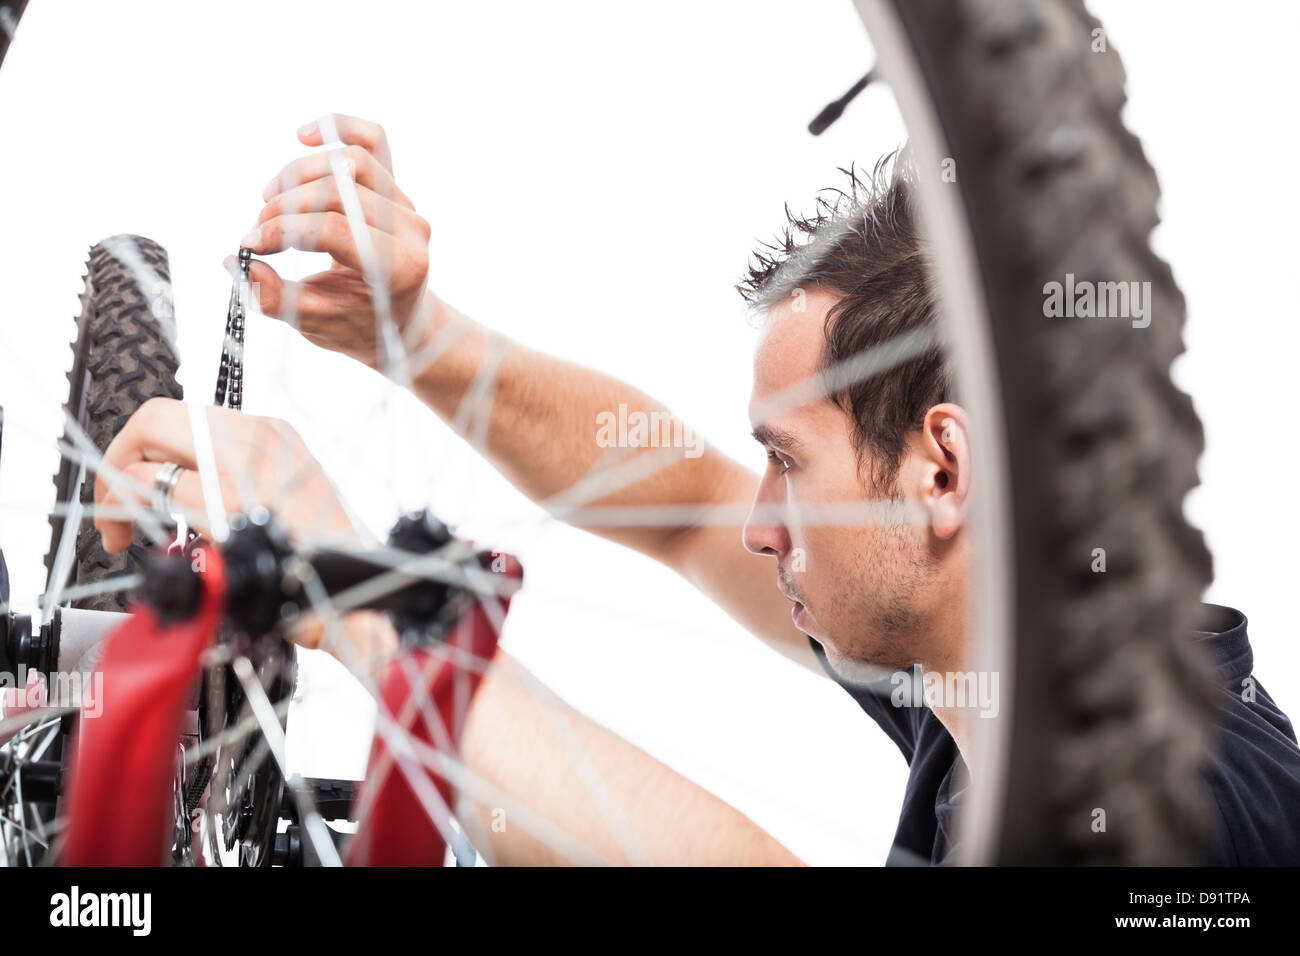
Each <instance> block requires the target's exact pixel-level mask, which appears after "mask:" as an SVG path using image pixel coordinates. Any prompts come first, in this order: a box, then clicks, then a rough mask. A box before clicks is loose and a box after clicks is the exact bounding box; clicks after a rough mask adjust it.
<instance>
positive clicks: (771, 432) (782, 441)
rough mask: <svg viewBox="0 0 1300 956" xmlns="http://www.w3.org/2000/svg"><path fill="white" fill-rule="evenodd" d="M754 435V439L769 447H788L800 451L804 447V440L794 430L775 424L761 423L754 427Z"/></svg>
mask: <svg viewBox="0 0 1300 956" xmlns="http://www.w3.org/2000/svg"><path fill="white" fill-rule="evenodd" d="M753 435H754V441H756V442H758V443H759V444H760V445H766V446H768V447H769V448H788V449H790V451H798V450H799V449H800V448H802V447H803V442H801V441H800V440H799V439H798V438H797V437H796V436H795V435H794V433H793V432H788V431H786V430H785V429H784V428H777V427H776V426H775V425H759V426H758V427H757V428H755V429H754V431H753Z"/></svg>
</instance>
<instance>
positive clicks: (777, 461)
mask: <svg viewBox="0 0 1300 956" xmlns="http://www.w3.org/2000/svg"><path fill="white" fill-rule="evenodd" d="M767 460H768V461H770V462H771V463H772V464H774V465H778V466H779V467H780V468H781V473H782V474H785V473H786V472H787V471H789V470H790V463H789V462H788V461H786V460H784V459H783V458H782V457H781V456H780V455H778V454H777V453H776V452H774V451H772V449H770V448H769V449H768V450H767Z"/></svg>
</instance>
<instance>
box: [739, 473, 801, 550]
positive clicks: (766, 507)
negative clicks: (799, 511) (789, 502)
mask: <svg viewBox="0 0 1300 956" xmlns="http://www.w3.org/2000/svg"><path fill="white" fill-rule="evenodd" d="M765 485H766V482H765V483H764V484H763V485H760V486H759V489H758V495H757V496H756V497H755V498H754V505H753V507H752V508H750V510H749V517H747V518H746V519H745V526H744V528H742V529H741V532H740V540H741V541H742V542H743V543H744V545H745V550H747V551H752V552H753V553H754V554H770V555H774V556H777V557H779V556H780V555H782V554H785V552H786V551H788V550H789V549H790V535H789V533H788V532H787V531H786V528H785V522H784V521H783V520H782V517H781V516H782V508H781V502H780V501H778V500H774V499H773V498H771V497H769V496H767V495H765V494H764V493H763V492H764V486H765Z"/></svg>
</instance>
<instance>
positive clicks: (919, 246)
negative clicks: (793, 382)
mask: <svg viewBox="0 0 1300 956" xmlns="http://www.w3.org/2000/svg"><path fill="white" fill-rule="evenodd" d="M840 172H841V173H843V174H845V175H846V176H847V177H848V180H849V181H848V184H847V185H846V187H845V188H843V189H837V188H833V187H832V188H828V189H824V190H822V191H821V192H820V193H819V194H818V196H817V200H816V206H815V208H814V211H813V213H812V214H811V215H810V216H806V217H805V216H800V215H796V214H794V213H792V212H791V211H790V207H789V205H788V204H787V205H786V207H785V214H786V225H785V227H784V229H783V230H782V232H781V233H780V235H779V236H778V237H777V239H776V241H775V242H772V243H764V244H763V245H761V246H760V247H759V248H758V249H757V250H756V251H755V252H754V254H753V257H752V261H751V263H750V265H749V268H748V271H747V273H746V275H745V277H744V278H743V279H742V280H741V281H740V282H739V283H738V284H737V286H736V289H737V291H739V292H740V294H741V296H743V297H744V299H745V301H746V302H747V303H749V306H750V308H751V311H753V312H756V313H766V312H767V311H769V310H770V309H771V308H773V307H774V306H775V305H777V304H778V303H780V302H783V301H786V300H788V299H789V298H791V297H792V296H795V295H797V294H798V290H800V289H803V290H805V291H810V290H813V289H816V290H820V291H823V292H826V293H829V294H831V295H832V296H834V297H835V298H836V299H837V301H836V303H835V305H834V306H833V307H832V308H831V309H830V311H829V312H828V313H827V315H826V321H825V334H826V345H825V349H824V352H823V357H822V370H823V371H826V370H828V369H830V368H832V367H833V366H836V365H838V364H839V363H841V362H844V361H845V360H847V359H849V358H851V357H853V356H855V355H857V354H859V353H861V352H863V351H865V350H868V349H871V348H874V347H876V346H878V345H881V344H883V343H886V342H889V341H890V340H892V339H894V338H895V337H897V336H900V335H905V334H907V333H910V332H913V331H914V330H921V331H922V334H925V333H929V334H930V341H931V342H932V343H933V344H932V345H930V346H928V347H926V348H925V349H923V350H922V351H921V352H920V353H919V354H917V355H916V356H915V357H913V358H911V359H909V360H906V361H904V362H902V363H900V364H897V365H894V366H893V367H891V368H888V369H886V370H884V371H882V372H880V373H879V374H876V375H872V376H869V377H867V378H864V379H862V380H860V381H856V382H851V383H850V384H849V385H847V386H846V387H845V386H836V385H834V384H831V383H829V382H828V392H829V393H830V394H831V398H832V400H833V401H834V402H835V403H836V404H837V405H839V406H840V408H842V409H843V410H844V411H845V412H846V413H847V414H849V415H850V416H851V417H852V419H853V444H854V448H855V450H856V451H857V453H858V457H859V464H860V466H863V465H865V464H866V457H867V452H868V450H869V451H870V452H871V453H872V455H873V456H874V458H875V463H874V467H873V468H872V469H871V470H870V474H869V478H870V480H871V481H872V482H873V483H874V484H875V485H876V487H877V488H879V489H884V490H892V488H893V485H894V482H895V480H896V479H897V475H898V467H899V465H900V464H901V462H902V457H903V450H904V447H905V443H906V439H907V435H908V433H909V432H910V431H915V430H917V429H919V428H921V426H922V425H923V424H924V421H925V414H926V412H927V411H929V409H930V408H932V407H933V406H935V405H937V404H939V403H940V402H945V401H951V400H953V381H952V370H951V365H950V362H949V358H948V355H947V352H946V349H944V348H943V346H942V344H941V343H940V342H939V338H938V335H937V329H936V317H937V304H936V297H935V294H934V289H933V285H932V281H931V269H930V260H929V256H928V252H927V247H926V244H925V243H924V242H923V240H922V239H921V237H920V235H919V232H918V228H917V210H916V201H915V181H916V179H915V172H914V170H913V167H912V165H911V161H910V157H909V154H908V152H907V150H906V149H900V150H895V151H894V152H892V153H889V154H887V155H885V156H883V157H881V159H880V160H879V161H878V162H877V163H876V165H875V167H874V168H873V169H872V171H871V172H870V173H869V174H860V173H859V171H858V170H857V169H856V168H855V167H852V166H850V168H849V169H840Z"/></svg>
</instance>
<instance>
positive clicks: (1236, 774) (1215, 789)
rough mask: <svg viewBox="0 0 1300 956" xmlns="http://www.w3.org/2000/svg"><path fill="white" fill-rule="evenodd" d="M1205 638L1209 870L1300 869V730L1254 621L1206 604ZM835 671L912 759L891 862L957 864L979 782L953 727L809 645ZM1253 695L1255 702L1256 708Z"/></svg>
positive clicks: (886, 682)
mask: <svg viewBox="0 0 1300 956" xmlns="http://www.w3.org/2000/svg"><path fill="white" fill-rule="evenodd" d="M1202 612H1203V616H1204V622H1203V623H1202V624H1201V627H1202V628H1203V631H1201V632H1199V639H1200V640H1204V641H1206V642H1207V646H1208V648H1209V650H1210V652H1211V654H1212V657H1213V659H1214V661H1215V663H1216V664H1217V665H1218V671H1219V679H1220V684H1219V687H1220V691H1221V693H1220V707H1221V712H1220V715H1219V722H1218V737H1217V741H1216V747H1215V751H1214V754H1213V757H1212V759H1211V761H1210V762H1209V764H1208V765H1207V766H1206V768H1205V771H1204V774H1205V780H1206V783H1207V784H1208V786H1209V790H1210V793H1211V795H1212V796H1213V801H1214V804H1215V806H1216V807H1217V810H1216V816H1215V819H1216V825H1217V833H1216V836H1215V839H1214V841H1213V844H1212V846H1211V849H1210V854H1209V857H1208V858H1207V860H1206V865H1208V866H1283V865H1285V866H1297V865H1300V746H1298V745H1297V743H1296V734H1295V730H1294V729H1293V728H1292V726H1291V721H1290V720H1289V719H1288V718H1287V716H1286V714H1284V713H1282V711H1281V709H1279V708H1278V706H1277V704H1275V703H1274V702H1273V698H1272V697H1270V696H1269V695H1268V693H1267V692H1266V691H1265V690H1264V687H1263V685H1261V684H1260V683H1259V681H1258V680H1256V679H1254V677H1253V675H1252V673H1251V672H1252V671H1253V669H1254V666H1255V662H1254V655H1253V653H1252V652H1251V649H1250V641H1249V640H1248V639H1247V638H1246V617H1245V615H1243V614H1242V613H1241V612H1240V611H1237V610H1234V609H1232V608H1227V607H1221V606H1219V605H1217V604H1205V605H1202ZM809 640H810V641H811V643H812V648H813V651H814V653H816V655H817V658H818V660H820V661H821V664H822V667H823V668H825V669H826V672H827V673H828V674H830V675H831V677H832V678H833V679H834V680H835V681H836V682H837V683H839V684H840V685H841V686H842V687H844V689H845V690H846V691H848V692H849V694H851V695H852V696H853V699H854V700H856V701H857V702H858V705H859V706H860V707H861V708H862V709H863V710H865V711H866V712H867V713H868V714H869V715H870V716H871V718H872V719H873V720H875V721H876V723H878V724H879V725H880V727H881V729H882V730H884V731H885V733H886V734H888V735H889V737H890V739H891V740H893V741H894V743H895V744H897V745H898V749H899V750H901V751H902V752H903V758H904V759H905V760H906V761H907V764H908V768H909V770H908V775H907V786H906V789H905V790H904V792H903V809H902V812H901V813H900V814H899V817H898V830H897V832H896V833H895V835H894V845H893V847H892V848H891V849H890V854H889V860H888V861H887V863H888V864H913V863H919V864H926V863H948V862H952V860H953V856H952V851H953V843H952V834H953V832H954V831H953V827H954V817H955V814H956V812H957V810H958V808H959V807H961V805H962V802H963V799H964V797H965V791H966V787H967V785H968V784H969V782H970V777H969V774H968V771H967V769H966V764H965V761H964V760H962V756H961V753H960V751H958V749H957V745H956V742H955V741H954V740H953V739H952V735H951V734H949V733H948V729H947V728H946V727H944V725H943V724H942V723H941V722H940V721H939V718H938V717H936V716H935V715H934V711H932V710H930V708H929V707H926V706H925V705H924V704H920V703H918V704H916V705H913V706H902V707H896V706H894V704H893V703H892V702H891V692H892V691H893V690H894V688H895V686H896V684H895V683H894V682H893V678H892V676H891V677H885V678H883V679H882V680H880V681H877V682H875V683H871V684H861V685H854V684H849V683H846V682H844V681H842V680H841V679H840V678H839V677H838V676H837V675H836V674H835V673H834V672H833V671H832V670H831V669H830V664H829V662H828V661H827V660H826V654H825V652H824V651H823V650H822V648H821V645H820V644H818V643H817V642H816V641H815V640H812V639H811V638H809ZM1244 691H1250V692H1252V693H1253V695H1254V699H1253V700H1250V699H1248V698H1249V696H1250V695H1249V694H1247V693H1243V692H1244Z"/></svg>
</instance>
